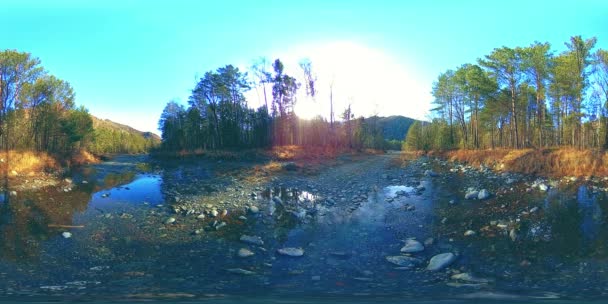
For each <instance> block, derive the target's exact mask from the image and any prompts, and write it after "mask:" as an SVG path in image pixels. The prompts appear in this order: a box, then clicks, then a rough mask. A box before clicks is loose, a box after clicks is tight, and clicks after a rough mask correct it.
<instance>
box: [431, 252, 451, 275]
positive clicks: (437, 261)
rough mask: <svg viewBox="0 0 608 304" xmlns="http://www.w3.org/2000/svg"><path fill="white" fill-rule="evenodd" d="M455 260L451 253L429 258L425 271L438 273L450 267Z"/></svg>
mask: <svg viewBox="0 0 608 304" xmlns="http://www.w3.org/2000/svg"><path fill="white" fill-rule="evenodd" d="M455 260H456V256H455V255H454V254H453V253H451V252H447V253H440V254H438V255H436V256H434V257H432V258H431V260H430V261H429V265H428V266H427V267H426V269H427V270H430V271H438V270H441V269H443V268H446V267H448V266H450V264H452V263H453V262H454V261H455Z"/></svg>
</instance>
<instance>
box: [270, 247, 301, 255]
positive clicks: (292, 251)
mask: <svg viewBox="0 0 608 304" xmlns="http://www.w3.org/2000/svg"><path fill="white" fill-rule="evenodd" d="M277 252H278V253H279V254H280V255H286V256H290V257H301V256H303V255H304V249H302V248H294V247H286V248H280V249H277Z"/></svg>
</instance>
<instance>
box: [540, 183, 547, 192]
mask: <svg viewBox="0 0 608 304" xmlns="http://www.w3.org/2000/svg"><path fill="white" fill-rule="evenodd" d="M538 190H540V191H543V192H545V191H547V190H549V186H547V185H546V184H545V183H540V184H539V185H538Z"/></svg>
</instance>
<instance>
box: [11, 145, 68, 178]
mask: <svg viewBox="0 0 608 304" xmlns="http://www.w3.org/2000/svg"><path fill="white" fill-rule="evenodd" d="M0 159H1V163H0V168H1V172H0V173H3V172H6V171H7V170H8V172H9V175H14V172H16V173H17V174H29V173H36V172H42V171H48V170H57V169H58V168H59V163H58V162H57V160H56V159H55V158H53V157H51V156H50V155H48V154H46V153H37V152H31V151H9V152H8V157H7V155H6V152H0ZM7 166H8V168H7ZM13 171H14V172H13Z"/></svg>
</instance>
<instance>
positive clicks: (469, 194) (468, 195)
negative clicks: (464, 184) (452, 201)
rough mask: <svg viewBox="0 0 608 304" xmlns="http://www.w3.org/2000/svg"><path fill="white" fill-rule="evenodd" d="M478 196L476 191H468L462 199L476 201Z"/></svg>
mask: <svg viewBox="0 0 608 304" xmlns="http://www.w3.org/2000/svg"><path fill="white" fill-rule="evenodd" d="M478 196H479V192H478V191H476V190H470V191H469V192H467V193H466V194H465V195H464V199H476V198H477V197H478Z"/></svg>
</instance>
